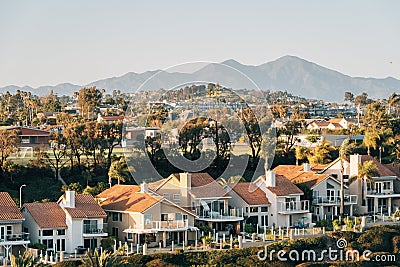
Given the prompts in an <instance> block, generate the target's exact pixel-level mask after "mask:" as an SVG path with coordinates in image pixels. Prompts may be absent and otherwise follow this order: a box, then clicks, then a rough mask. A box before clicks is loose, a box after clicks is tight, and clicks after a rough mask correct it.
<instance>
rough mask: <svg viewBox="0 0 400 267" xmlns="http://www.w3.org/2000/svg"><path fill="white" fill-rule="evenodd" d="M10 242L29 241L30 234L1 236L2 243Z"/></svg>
mask: <svg viewBox="0 0 400 267" xmlns="http://www.w3.org/2000/svg"><path fill="white" fill-rule="evenodd" d="M10 241H29V233H21V234H7V235H2V236H0V243H1V242H10Z"/></svg>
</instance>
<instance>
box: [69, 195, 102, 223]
mask: <svg viewBox="0 0 400 267" xmlns="http://www.w3.org/2000/svg"><path fill="white" fill-rule="evenodd" d="M64 209H65V210H66V211H67V212H68V213H69V215H70V216H71V217H72V218H89V217H106V216H107V214H106V213H105V212H104V210H103V209H102V208H101V207H100V205H99V204H98V203H97V202H96V200H95V199H94V197H93V196H92V195H89V194H75V208H69V207H66V208H64Z"/></svg>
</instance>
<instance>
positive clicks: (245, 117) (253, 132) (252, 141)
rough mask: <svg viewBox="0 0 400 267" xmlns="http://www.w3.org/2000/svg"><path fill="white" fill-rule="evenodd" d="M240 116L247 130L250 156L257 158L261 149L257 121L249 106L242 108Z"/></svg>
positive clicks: (260, 137)
mask: <svg viewBox="0 0 400 267" xmlns="http://www.w3.org/2000/svg"><path fill="white" fill-rule="evenodd" d="M240 118H241V120H242V123H243V124H244V127H245V129H246V132H247V137H248V140H249V146H250V149H251V157H252V158H253V159H255V158H257V157H258V156H259V154H260V150H261V142H262V135H261V130H260V125H259V122H258V120H257V118H256V116H255V114H254V113H253V110H252V109H251V108H247V109H244V110H242V112H241V113H240Z"/></svg>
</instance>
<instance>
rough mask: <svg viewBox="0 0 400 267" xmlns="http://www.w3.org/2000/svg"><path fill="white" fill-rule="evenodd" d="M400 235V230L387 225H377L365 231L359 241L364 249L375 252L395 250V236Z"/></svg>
mask: <svg viewBox="0 0 400 267" xmlns="http://www.w3.org/2000/svg"><path fill="white" fill-rule="evenodd" d="M398 235H400V233H399V231H398V230H396V229H393V228H389V227H385V226H376V227H373V228H371V229H369V230H367V231H366V232H365V233H363V234H362V235H361V236H360V237H359V238H358V239H357V242H358V243H359V245H360V246H361V248H363V249H369V250H371V251H373V252H391V251H393V241H392V239H393V237H394V236H398Z"/></svg>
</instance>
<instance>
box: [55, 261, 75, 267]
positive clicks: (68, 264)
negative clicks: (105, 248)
mask: <svg viewBox="0 0 400 267" xmlns="http://www.w3.org/2000/svg"><path fill="white" fill-rule="evenodd" d="M79 266H81V261H80V260H75V261H62V262H57V263H56V264H54V265H53V267H79Z"/></svg>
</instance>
